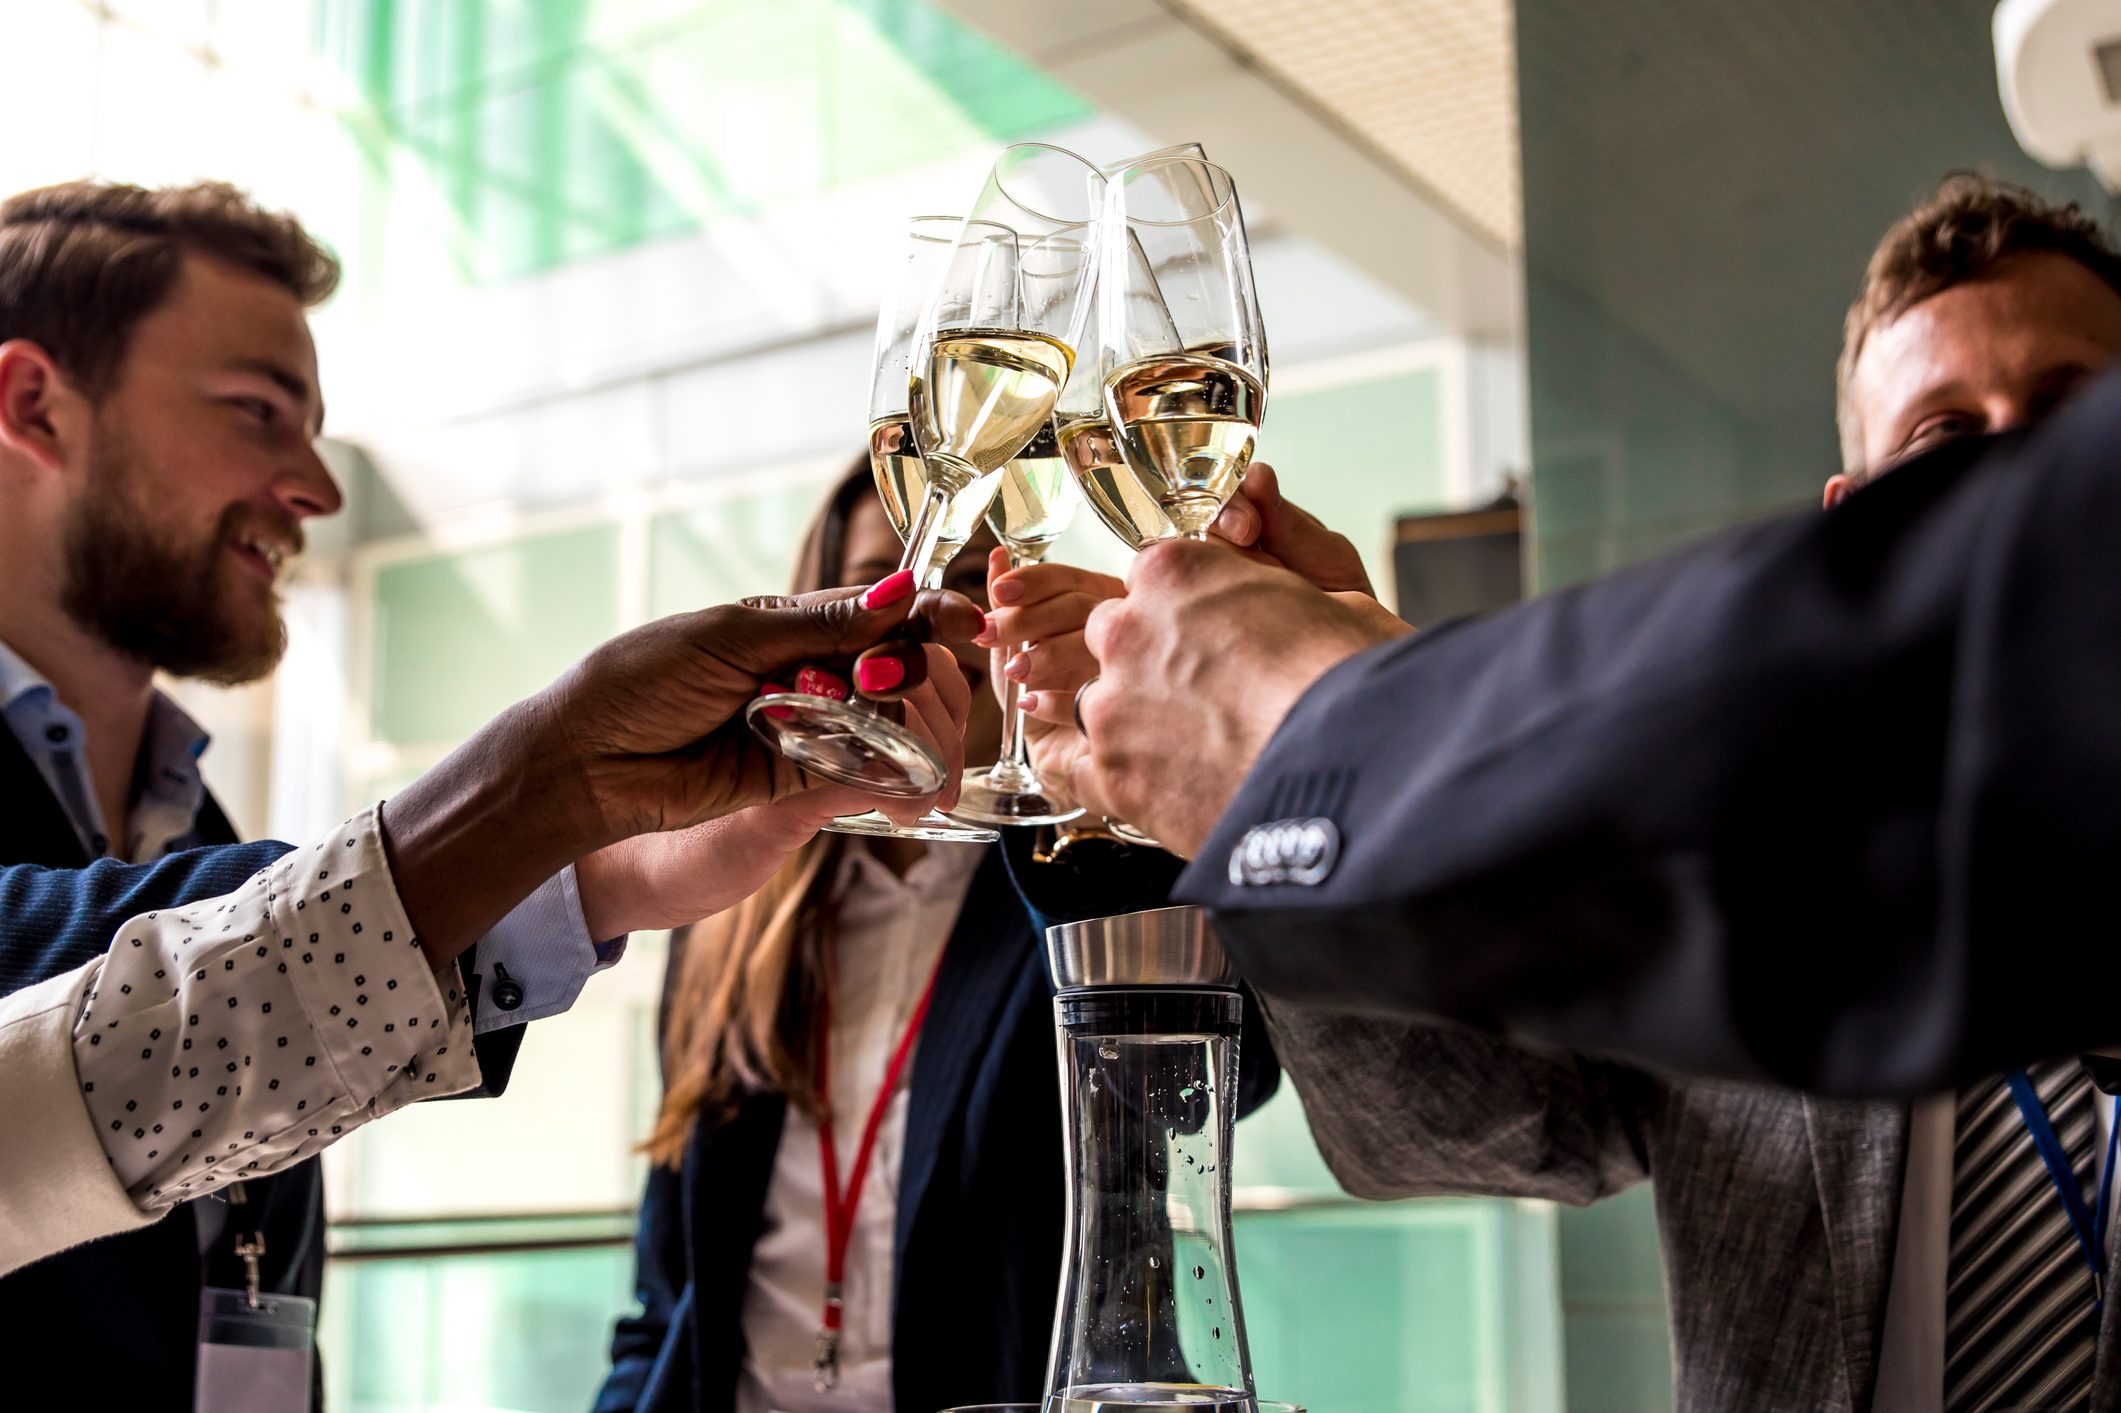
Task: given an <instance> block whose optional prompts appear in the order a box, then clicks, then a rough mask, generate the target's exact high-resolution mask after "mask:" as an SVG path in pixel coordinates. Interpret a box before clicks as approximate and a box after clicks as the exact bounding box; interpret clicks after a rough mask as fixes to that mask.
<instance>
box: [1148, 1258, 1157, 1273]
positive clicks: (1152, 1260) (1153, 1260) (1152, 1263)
mask: <svg viewBox="0 0 2121 1413" xmlns="http://www.w3.org/2000/svg"><path fill="white" fill-rule="evenodd" d="M1157 1264H1158V1263H1157V1259H1156V1258H1155V1257H1154V1256H1151V1257H1150V1258H1149V1269H1150V1270H1152V1271H1153V1270H1155V1269H1156V1268H1157Z"/></svg>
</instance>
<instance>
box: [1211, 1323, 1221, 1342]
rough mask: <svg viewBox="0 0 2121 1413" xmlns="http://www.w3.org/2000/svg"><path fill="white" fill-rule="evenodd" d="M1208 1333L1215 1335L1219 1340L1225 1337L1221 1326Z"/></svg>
mask: <svg viewBox="0 0 2121 1413" xmlns="http://www.w3.org/2000/svg"><path fill="white" fill-rule="evenodd" d="M1208 1333H1210V1334H1212V1335H1214V1336H1215V1337H1216V1338H1217V1339H1221V1338H1222V1337H1223V1327H1222V1326H1221V1325H1217V1326H1216V1327H1215V1328H1214V1329H1212V1330H1210V1331H1208Z"/></svg>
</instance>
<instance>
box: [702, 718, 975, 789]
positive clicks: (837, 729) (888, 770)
mask: <svg viewBox="0 0 2121 1413" xmlns="http://www.w3.org/2000/svg"><path fill="white" fill-rule="evenodd" d="M744 719H745V720H746V721H747V722H749V723H750V725H751V729H752V730H753V731H755V732H757V733H758V735H759V737H760V738H761V739H762V740H764V741H765V742H766V744H767V745H769V746H771V747H773V749H774V750H776V751H778V752H779V753H780V754H781V755H782V756H784V757H785V758H787V759H788V760H790V761H793V762H794V763H795V764H797V765H799V766H801V767H802V768H803V769H805V770H807V771H809V772H810V773H811V774H812V775H818V776H822V777H824V778H825V779H827V780H831V781H834V782H836V783H838V784H841V785H852V786H854V787H855V788H856V789H859V790H866V791H868V792H869V793H870V794H872V795H886V796H889V797H891V798H893V799H902V800H903V799H916V798H918V797H919V796H922V795H932V794H934V793H935V792H936V791H938V790H940V789H942V788H943V782H944V781H945V780H947V779H948V778H949V776H948V773H947V772H946V771H945V770H944V769H943V763H942V760H941V759H940V758H939V757H937V755H936V754H935V752H934V750H933V749H931V748H930V747H929V745H928V743H927V742H926V741H923V740H922V739H921V738H920V737H918V736H916V735H914V734H913V733H912V732H911V731H908V730H907V729H906V728H905V727H903V726H901V725H899V724H898V723H897V722H895V721H889V720H886V719H885V718H884V717H882V716H879V715H878V714H877V713H876V712H875V711H873V710H871V709H869V708H867V707H861V706H853V705H850V704H849V703H847V702H839V701H834V700H833V699H832V698H830V697H818V696H812V695H810V694H809V693H807V692H774V693H771V694H769V695H767V696H763V697H759V698H757V699H755V700H754V701H753V702H752V703H751V705H750V706H748V707H746V708H745V709H744Z"/></svg>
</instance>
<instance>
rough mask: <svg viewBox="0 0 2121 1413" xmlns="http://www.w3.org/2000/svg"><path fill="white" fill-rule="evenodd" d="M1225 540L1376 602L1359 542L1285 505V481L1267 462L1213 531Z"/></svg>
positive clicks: (1251, 473) (1249, 477) (1254, 469)
mask: <svg viewBox="0 0 2121 1413" xmlns="http://www.w3.org/2000/svg"><path fill="white" fill-rule="evenodd" d="M1209 529H1210V531H1211V532H1212V533H1213V534H1214V535H1215V536H1216V537H1217V538H1219V539H1224V540H1228V541H1229V542H1230V543H1231V544H1233V545H1236V546H1237V547H1238V548H1239V549H1249V550H1251V551H1252V552H1253V553H1255V554H1257V555H1259V556H1260V557H1262V558H1263V559H1265V560H1267V561H1268V562H1270V563H1273V564H1277V565H1280V566H1281V567H1282V568H1284V569H1287V570H1288V571H1289V572H1290V573H1292V574H1295V575H1296V576H1297V577H1298V578H1300V579H1303V580H1305V581H1307V582H1309V583H1310V584H1311V585H1312V586H1313V587H1314V588H1319V589H1324V590H1325V591H1326V592H1327V593H1354V594H1363V595H1365V596H1368V597H1371V598H1375V597H1376V591H1375V590H1373V589H1372V588H1371V587H1370V572H1369V571H1368V570H1367V569H1365V568H1363V563H1362V554H1361V552H1360V551H1359V550H1357V549H1356V548H1355V542H1354V541H1352V540H1350V539H1349V538H1348V537H1347V536H1346V535H1343V534H1341V533H1339V532H1338V531H1336V530H1332V529H1329V528H1327V526H1326V524H1325V522H1324V521H1322V520H1320V519H1319V518H1318V517H1317V516H1315V515H1313V514H1312V513H1311V512H1310V511H1308V510H1305V509H1304V508H1303V507H1302V506H1300V505H1296V504H1293V503H1292V502H1290V501H1286V500H1283V499H1282V494H1281V479H1280V478H1279V477H1278V476H1276V475H1275V474H1274V468H1273V467H1272V466H1269V465H1268V464H1267V463H1266V462H1264V461H1255V462H1253V463H1252V465H1251V466H1250V467H1249V468H1248V469H1247V470H1246V471H1245V479H1244V481H1243V483H1242V484H1240V485H1239V486H1238V488H1237V494H1236V495H1234V496H1232V497H1230V499H1229V500H1228V501H1227V502H1225V503H1224V505H1223V508H1222V513H1221V514H1219V515H1217V516H1216V517H1215V523H1214V524H1213V525H1212V526H1210V527H1209Z"/></svg>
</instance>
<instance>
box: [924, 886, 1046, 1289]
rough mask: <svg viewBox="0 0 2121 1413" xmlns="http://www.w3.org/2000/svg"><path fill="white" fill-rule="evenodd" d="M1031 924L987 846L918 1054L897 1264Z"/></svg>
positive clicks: (1018, 967) (1018, 969)
mask: <svg viewBox="0 0 2121 1413" xmlns="http://www.w3.org/2000/svg"><path fill="white" fill-rule="evenodd" d="M1029 928H1030V924H1029V921H1028V919H1027V915H1026V913H1025V911H1024V905H1023V903H1022V901H1021V900H1019V899H1018V898H1017V896H1016V890H1015V889H1014V888H1013V887H1011V886H1010V883H1009V874H1008V870H1007V869H1006V868H1005V867H1004V866H1003V863H1002V854H1001V850H1000V849H990V850H989V851H988V853H987V857H986V858H985V859H984V860H982V861H981V863H980V866H979V871H978V872H977V873H975V874H974V875H973V877H972V887H971V888H970V890H969V891H967V893H966V894H965V906H964V907H963V908H962V909H960V910H959V912H958V915H957V925H956V926H955V927H954V928H952V929H951V932H950V942H949V945H948V946H947V947H946V948H945V950H944V953H943V964H942V969H941V970H940V971H939V972H937V973H936V978H935V995H934V996H933V998H931V999H930V1001H929V1002H928V1020H927V1023H926V1024H925V1025H924V1026H922V1028H921V1040H920V1048H919V1049H918V1050H917V1051H916V1052H915V1053H914V1057H913V1090H912V1094H911V1096H910V1097H909V1099H908V1101H907V1108H906V1147H905V1155H904V1157H903V1159H902V1160H901V1164H900V1168H899V1193H898V1230H897V1233H896V1236H895V1238H894V1242H893V1246H894V1249H895V1250H896V1251H897V1253H898V1260H897V1261H896V1262H895V1263H894V1264H895V1269H896V1270H897V1271H899V1272H903V1271H904V1270H905V1265H906V1263H905V1253H906V1239H907V1237H908V1235H909V1234H910V1233H911V1232H912V1230H913V1219H914V1216H915V1215H916V1214H917V1213H918V1212H919V1211H920V1206H921V1200H922V1198H923V1197H924V1196H925V1195H926V1194H927V1191H928V1181H929V1179H930V1178H932V1177H934V1176H935V1164H936V1159H937V1156H938V1155H939V1154H940V1152H941V1150H942V1144H943V1139H944V1136H945V1134H946V1133H947V1131H948V1129H949V1126H950V1117H951V1115H952V1114H954V1113H956V1112H957V1109H958V1100H959V1096H960V1095H962V1094H963V1093H964V1090H965V1086H966V1085H967V1084H970V1083H971V1082H972V1072H973V1070H974V1069H975V1068H977V1061H978V1059H979V1057H980V1054H981V1053H982V1051H983V1049H984V1048H985V1047H986V1046H987V1045H988V1044H990V1043H991V1042H992V1041H993V1039H994V1020H995V1016H996V1013H997V1012H998V1011H1000V1009H1001V1007H1002V1005H1003V1003H1004V1002H1006V1001H1007V1000H1008V998H1009V993H1010V991H1011V989H1012V988H1013V987H1014V985H1015V983H1016V979H1017V977H1018V976H1019V975H1020V974H1021V973H1022V971H1023V969H1024V961H1025V952H1024V949H1023V946H1022V945H1021V943H1022V939H1023V936H1024V934H1025V933H1026V932H1027V931H1029Z"/></svg>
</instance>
